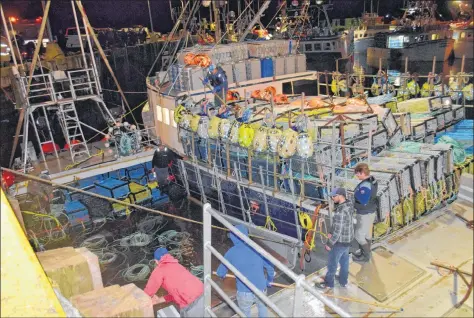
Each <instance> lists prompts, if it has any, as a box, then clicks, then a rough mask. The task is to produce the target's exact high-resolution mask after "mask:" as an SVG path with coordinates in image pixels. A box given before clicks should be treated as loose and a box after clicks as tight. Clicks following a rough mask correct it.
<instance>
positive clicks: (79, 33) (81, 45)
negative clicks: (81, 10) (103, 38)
mask: <svg viewBox="0 0 474 318" xmlns="http://www.w3.org/2000/svg"><path fill="white" fill-rule="evenodd" d="M71 6H72V12H73V14H74V21H75V22H76V28H77V36H78V37H79V45H80V47H81V53H82V60H83V61H84V66H83V67H84V68H87V59H86V52H85V51H84V43H82V35H81V29H80V28H79V21H78V20H77V14H76V6H75V4H74V0H71ZM89 81H90V80H89Z"/></svg>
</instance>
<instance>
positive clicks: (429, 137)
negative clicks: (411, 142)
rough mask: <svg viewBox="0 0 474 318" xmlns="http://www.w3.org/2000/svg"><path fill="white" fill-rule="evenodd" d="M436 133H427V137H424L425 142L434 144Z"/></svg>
mask: <svg viewBox="0 0 474 318" xmlns="http://www.w3.org/2000/svg"><path fill="white" fill-rule="evenodd" d="M435 137H436V134H429V135H426V136H425V138H423V142H424V143H425V144H433V143H434V141H435Z"/></svg>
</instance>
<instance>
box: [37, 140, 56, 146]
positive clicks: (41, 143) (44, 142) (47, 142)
mask: <svg viewBox="0 0 474 318" xmlns="http://www.w3.org/2000/svg"><path fill="white" fill-rule="evenodd" d="M50 143H54V141H53V140H49V141H43V142H40V145H44V144H50Z"/></svg>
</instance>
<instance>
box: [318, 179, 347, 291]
mask: <svg viewBox="0 0 474 318" xmlns="http://www.w3.org/2000/svg"><path fill="white" fill-rule="evenodd" d="M331 198H332V200H333V201H334V203H336V208H335V210H334V216H333V220H332V228H331V231H330V233H329V234H328V238H329V240H328V244H327V245H326V247H325V248H326V250H327V251H329V256H328V266H327V269H328V270H327V273H326V277H325V278H324V281H322V282H318V283H316V287H318V288H321V289H332V288H334V276H335V275H336V271H337V265H338V264H340V265H341V269H340V271H339V284H340V285H341V287H346V285H347V280H348V278H349V248H350V246H351V242H352V240H353V239H354V222H353V219H352V216H353V212H354V207H353V205H352V202H351V201H349V200H347V199H346V190H345V189H343V188H335V189H333V191H332V192H331Z"/></svg>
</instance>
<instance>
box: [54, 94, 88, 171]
mask: <svg viewBox="0 0 474 318" xmlns="http://www.w3.org/2000/svg"><path fill="white" fill-rule="evenodd" d="M58 118H59V123H60V124H61V128H62V130H63V134H64V139H65V140H66V143H67V144H68V145H69V152H70V153H71V159H72V161H73V162H75V157H76V156H80V155H83V154H87V155H88V156H90V152H89V148H87V144H86V139H85V138H84V134H83V132H82V128H81V123H80V121H79V117H78V116H77V111H76V106H75V104H74V102H67V103H59V107H58Z"/></svg>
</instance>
